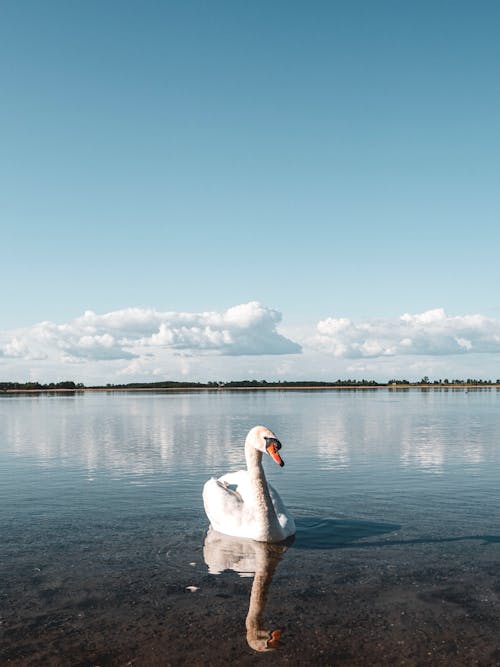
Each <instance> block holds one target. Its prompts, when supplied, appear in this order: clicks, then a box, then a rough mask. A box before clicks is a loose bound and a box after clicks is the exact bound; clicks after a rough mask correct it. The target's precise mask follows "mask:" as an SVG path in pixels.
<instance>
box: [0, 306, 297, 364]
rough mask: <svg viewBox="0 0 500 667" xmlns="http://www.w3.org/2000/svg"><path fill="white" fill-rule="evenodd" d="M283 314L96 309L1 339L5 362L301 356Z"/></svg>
mask: <svg viewBox="0 0 500 667" xmlns="http://www.w3.org/2000/svg"><path fill="white" fill-rule="evenodd" d="M280 321H281V313H279V312H278V311H277V310H272V309H270V308H266V307H265V306H262V305H261V304H259V303H257V302H255V301H252V302H250V303H245V304H241V305H238V306H234V307H233V308H229V309H228V310H226V311H224V312H222V313H217V312H203V313H182V312H160V311H157V310H154V309H147V308H125V309H122V310H115V311H112V312H110V313H105V314H103V315H98V314H96V313H94V312H93V311H91V310H88V311H86V312H85V313H84V314H83V315H82V316H81V317H78V318H76V319H74V320H72V321H70V322H68V323H65V324H55V323H54V322H41V323H39V324H35V325H34V326H32V327H29V328H26V329H23V330H20V331H17V332H15V334H10V335H9V334H8V333H7V332H5V333H4V334H3V335H2V334H0V353H1V355H2V356H3V357H7V358H9V357H10V358H17V359H25V360H43V359H46V358H49V357H52V358H53V357H54V356H57V357H59V359H60V360H61V361H65V362H78V361H85V360H86V361H110V360H132V359H135V358H138V357H141V356H143V355H147V354H153V353H154V351H155V350H157V349H167V348H168V349H170V350H177V351H182V352H184V353H188V354H204V353H212V354H219V355H227V356H240V355H276V354H278V355H281V354H297V353H300V352H301V346H300V345H299V344H298V343H295V342H293V341H291V340H290V339H288V338H286V337H285V336H283V335H281V334H280V333H278V331H277V326H278V324H279V323H280Z"/></svg>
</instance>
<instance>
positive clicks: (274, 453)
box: [246, 426, 285, 468]
mask: <svg viewBox="0 0 500 667" xmlns="http://www.w3.org/2000/svg"><path fill="white" fill-rule="evenodd" d="M246 444H248V445H250V446H252V447H255V449H257V450H259V452H262V453H263V454H269V456H270V457H271V458H272V459H273V461H276V463H277V464H278V465H279V466H280V467H281V468H282V467H283V466H284V465H285V462H284V461H283V459H282V458H281V456H280V455H279V450H280V449H281V442H280V441H279V440H278V438H277V437H276V435H275V434H274V433H273V432H272V431H271V430H270V429H268V428H266V427H265V426H254V427H253V429H251V431H249V433H248V435H247V439H246Z"/></svg>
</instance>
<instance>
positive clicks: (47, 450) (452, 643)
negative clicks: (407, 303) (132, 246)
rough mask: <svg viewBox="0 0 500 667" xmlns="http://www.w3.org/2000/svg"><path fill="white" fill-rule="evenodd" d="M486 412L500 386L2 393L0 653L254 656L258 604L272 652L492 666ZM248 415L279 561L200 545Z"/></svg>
mask: <svg viewBox="0 0 500 667" xmlns="http://www.w3.org/2000/svg"><path fill="white" fill-rule="evenodd" d="M499 408H500V392H497V391H496V390H477V391H468V392H466V391H463V390H460V391H452V390H449V391H445V390H429V391H419V390H410V391H395V390H383V389H382V390H381V389H378V390H361V391H360V390H358V391H346V390H341V391H310V392H300V391H299V392H295V391H256V392H242V393H236V392H233V393H229V392H210V393H203V392H202V393H189V394H178V393H170V394H167V393H159V394H150V393H128V394H121V393H120V394H118V393H111V394H106V393H96V394H93V393H87V394H83V395H82V394H75V395H70V396H68V395H65V396H54V395H39V396H31V395H30V396H26V395H8V396H5V395H4V396H0V535H1V542H0V570H1V571H0V662H6V663H7V664H19V665H25V664H26V665H28V664H29V665H32V664H33V665H35V664H57V665H59V664H61V665H67V664H75V665H77V664H80V665H86V664H88V665H94V664H100V665H104V664H111V665H114V664H117V665H118V664H120V665H121V664H127V663H128V662H131V664H158V665H160V664H162V665H163V664H172V665H177V664H224V663H227V662H230V661H236V660H238V661H240V662H242V663H243V664H253V663H254V662H256V661H260V660H262V659H267V657H266V656H267V654H263V653H260V652H258V651H256V650H255V646H252V643H251V642H249V641H247V639H248V638H247V636H246V631H245V619H248V618H249V617H250V616H252V614H249V600H251V599H254V600H256V599H261V598H262V599H265V604H263V605H261V607H262V608H261V609H260V611H259V614H260V616H259V614H257V615H258V616H259V619H260V620H262V622H263V623H265V624H267V625H266V628H267V629H270V630H272V629H275V628H283V632H282V635H281V641H280V649H279V650H278V651H276V652H273V654H272V655H273V657H272V660H273V661H274V662H276V661H278V662H283V663H285V662H286V663H287V664H290V663H291V664H304V663H305V662H306V663H307V662H309V661H314V662H316V663H319V664H334V663H335V664H346V665H348V664H349V665H356V664H388V663H389V664H454V665H456V664H464V665H465V664H487V665H489V664H499V663H500V642H499V640H498V636H499V632H498V630H499V628H498V625H499V618H500V615H499V613H500V603H499V595H500V585H499V583H498V574H497V573H498V566H499V564H500V526H499V519H500V510H499V500H500V484H499V483H498V480H499V479H500V475H499V473H500V447H499V445H498V443H499V437H498V433H499V432H500V409H499ZM257 423H263V424H265V425H267V426H269V427H270V428H272V429H273V430H274V431H275V432H276V433H277V435H278V437H279V438H280V440H281V442H282V443H283V449H282V451H281V453H282V455H283V458H284V460H285V463H286V465H285V468H284V469H280V468H279V467H278V466H275V464H274V463H273V462H272V461H271V460H270V459H269V460H268V461H266V462H265V469H266V474H267V476H268V478H269V479H270V481H271V482H272V484H273V485H274V486H275V487H276V488H277V489H278V490H279V492H280V495H281V496H282V498H283V500H284V501H285V503H286V504H287V505H288V507H289V509H290V510H291V511H292V513H293V514H294V516H295V517H296V520H297V527H298V530H297V535H296V539H295V541H294V543H293V544H291V545H287V547H286V548H283V549H282V551H281V552H280V553H279V555H278V556H277V555H276V554H275V553H273V554H272V557H269V555H265V554H264V555H263V552H262V551H261V550H258V551H255V549H253V548H251V547H249V546H248V545H245V544H243V545H235V544H231V545H229V546H227V545H226V546H224V545H221V543H220V541H216V542H215V546H214V544H211V545H210V544H208V545H207V542H206V541H207V539H208V538H207V537H206V529H207V521H206V518H205V515H204V512H203V506H202V501H201V489H202V486H203V483H204V481H205V480H206V479H207V478H208V477H209V476H211V475H215V476H218V475H219V474H223V473H224V472H227V471H229V470H236V469H238V468H240V467H242V465H243V462H244V459H243V446H242V445H243V441H244V437H245V434H246V432H247V431H248V429H249V428H250V427H251V426H253V425H254V424H257ZM249 549H250V550H249ZM221 554H222V556H224V558H225V559H226V560H224V559H222V560H221V558H222V556H221ZM242 558H244V559H245V560H244V567H245V568H246V570H245V573H246V574H249V573H250V574H252V573H255V572H257V575H256V576H255V577H254V578H252V576H250V577H248V576H247V577H242V576H240V575H241V574H242V572H241V567H243V565H241V563H242ZM214 559H215V561H214ZM211 562H212V564H213V563H214V562H216V563H221V562H222V563H223V564H225V568H220V567H219V568H218V569H217V568H215V567H214V568H212V569H211V568H210V565H211ZM238 563H239V564H240V569H238V567H239V566H238V565H237V564H238ZM235 564H236V565H235ZM221 570H222V574H219V575H216V574H211V573H210V572H211V571H214V572H215V571H221ZM259 581H260V582H261V583H262V582H267V583H266V585H264V584H263V585H262V588H261V589H259V590H257V583H258V582H259ZM252 586H253V588H252ZM187 587H192V588H191V589H189V588H187ZM250 596H252V597H250ZM251 606H252V605H250V607H251ZM257 608H258V606H257V607H255V605H254V606H253V609H254V611H255V609H257ZM252 613H253V612H252ZM252 618H253V616H252Z"/></svg>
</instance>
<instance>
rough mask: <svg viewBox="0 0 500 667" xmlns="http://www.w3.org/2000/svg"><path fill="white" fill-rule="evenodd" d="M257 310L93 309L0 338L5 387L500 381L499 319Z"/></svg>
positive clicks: (437, 312) (438, 313)
mask: <svg viewBox="0 0 500 667" xmlns="http://www.w3.org/2000/svg"><path fill="white" fill-rule="evenodd" d="M281 321H282V316H281V313H280V312H278V311H277V310H273V309H271V308H268V307H266V306H263V305H261V304H260V303H258V302H255V301H252V302H250V303H245V304H240V305H237V306H234V307H232V308H228V309H227V310H225V311H220V312H214V311H210V312H199V313H194V312H173V311H167V312H163V311H159V310H155V309H152V308H124V309H121V310H115V311H112V312H109V313H104V314H97V313H95V312H93V311H91V310H88V311H86V312H84V313H83V314H82V315H81V316H80V317H77V318H75V319H73V320H70V321H68V322H65V323H54V322H48V321H46V322H40V323H38V324H35V325H33V326H31V327H26V328H24V329H18V330H15V331H0V380H13V381H26V380H27V379H34V380H39V381H46V382H50V381H54V380H58V379H74V380H76V381H84V382H86V383H106V382H123V381H124V380H125V381H127V382H130V381H142V380H148V379H156V380H157V379H190V380H202V381H207V380H213V379H219V380H238V379H246V378H257V379H262V378H265V379H290V380H302V379H308V380H310V379H318V380H320V379H323V380H332V379H336V378H342V377H344V378H345V377H353V378H355V377H359V378H361V377H369V378H373V379H377V380H381V381H384V380H387V379H388V378H389V377H401V376H404V377H408V378H416V379H418V378H419V377H422V376H423V375H428V376H431V375H433V374H437V375H436V377H446V376H452V377H461V376H464V377H473V376H474V377H476V376H477V375H479V376H480V377H481V376H484V377H487V378H489V377H492V378H496V377H498V371H497V370H496V368H497V364H498V361H499V360H500V357H499V356H498V355H499V353H500V320H496V319H492V318H489V317H486V316H484V315H479V314H475V315H460V316H451V315H448V314H447V313H446V312H445V311H444V310H443V309H442V308H437V309H434V310H428V311H426V312H423V313H418V314H404V315H402V316H401V317H398V318H394V319H385V320H362V321H354V320H351V319H347V318H342V317H328V318H325V319H323V320H321V321H319V322H317V323H316V324H315V323H311V324H310V325H309V326H307V325H303V326H302V327H300V328H298V329H296V330H295V331H293V332H292V330H287V329H286V328H284V330H283V331H281V330H279V329H281Z"/></svg>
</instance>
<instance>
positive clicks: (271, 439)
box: [264, 436, 281, 449]
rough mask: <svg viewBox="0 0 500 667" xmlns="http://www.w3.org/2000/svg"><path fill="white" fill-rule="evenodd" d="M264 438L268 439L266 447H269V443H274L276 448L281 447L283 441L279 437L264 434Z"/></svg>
mask: <svg viewBox="0 0 500 667" xmlns="http://www.w3.org/2000/svg"><path fill="white" fill-rule="evenodd" d="M264 440H265V441H266V449H267V448H268V447H269V445H274V446H275V447H276V449H281V442H280V441H279V440H278V438H269V437H268V436H264Z"/></svg>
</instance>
